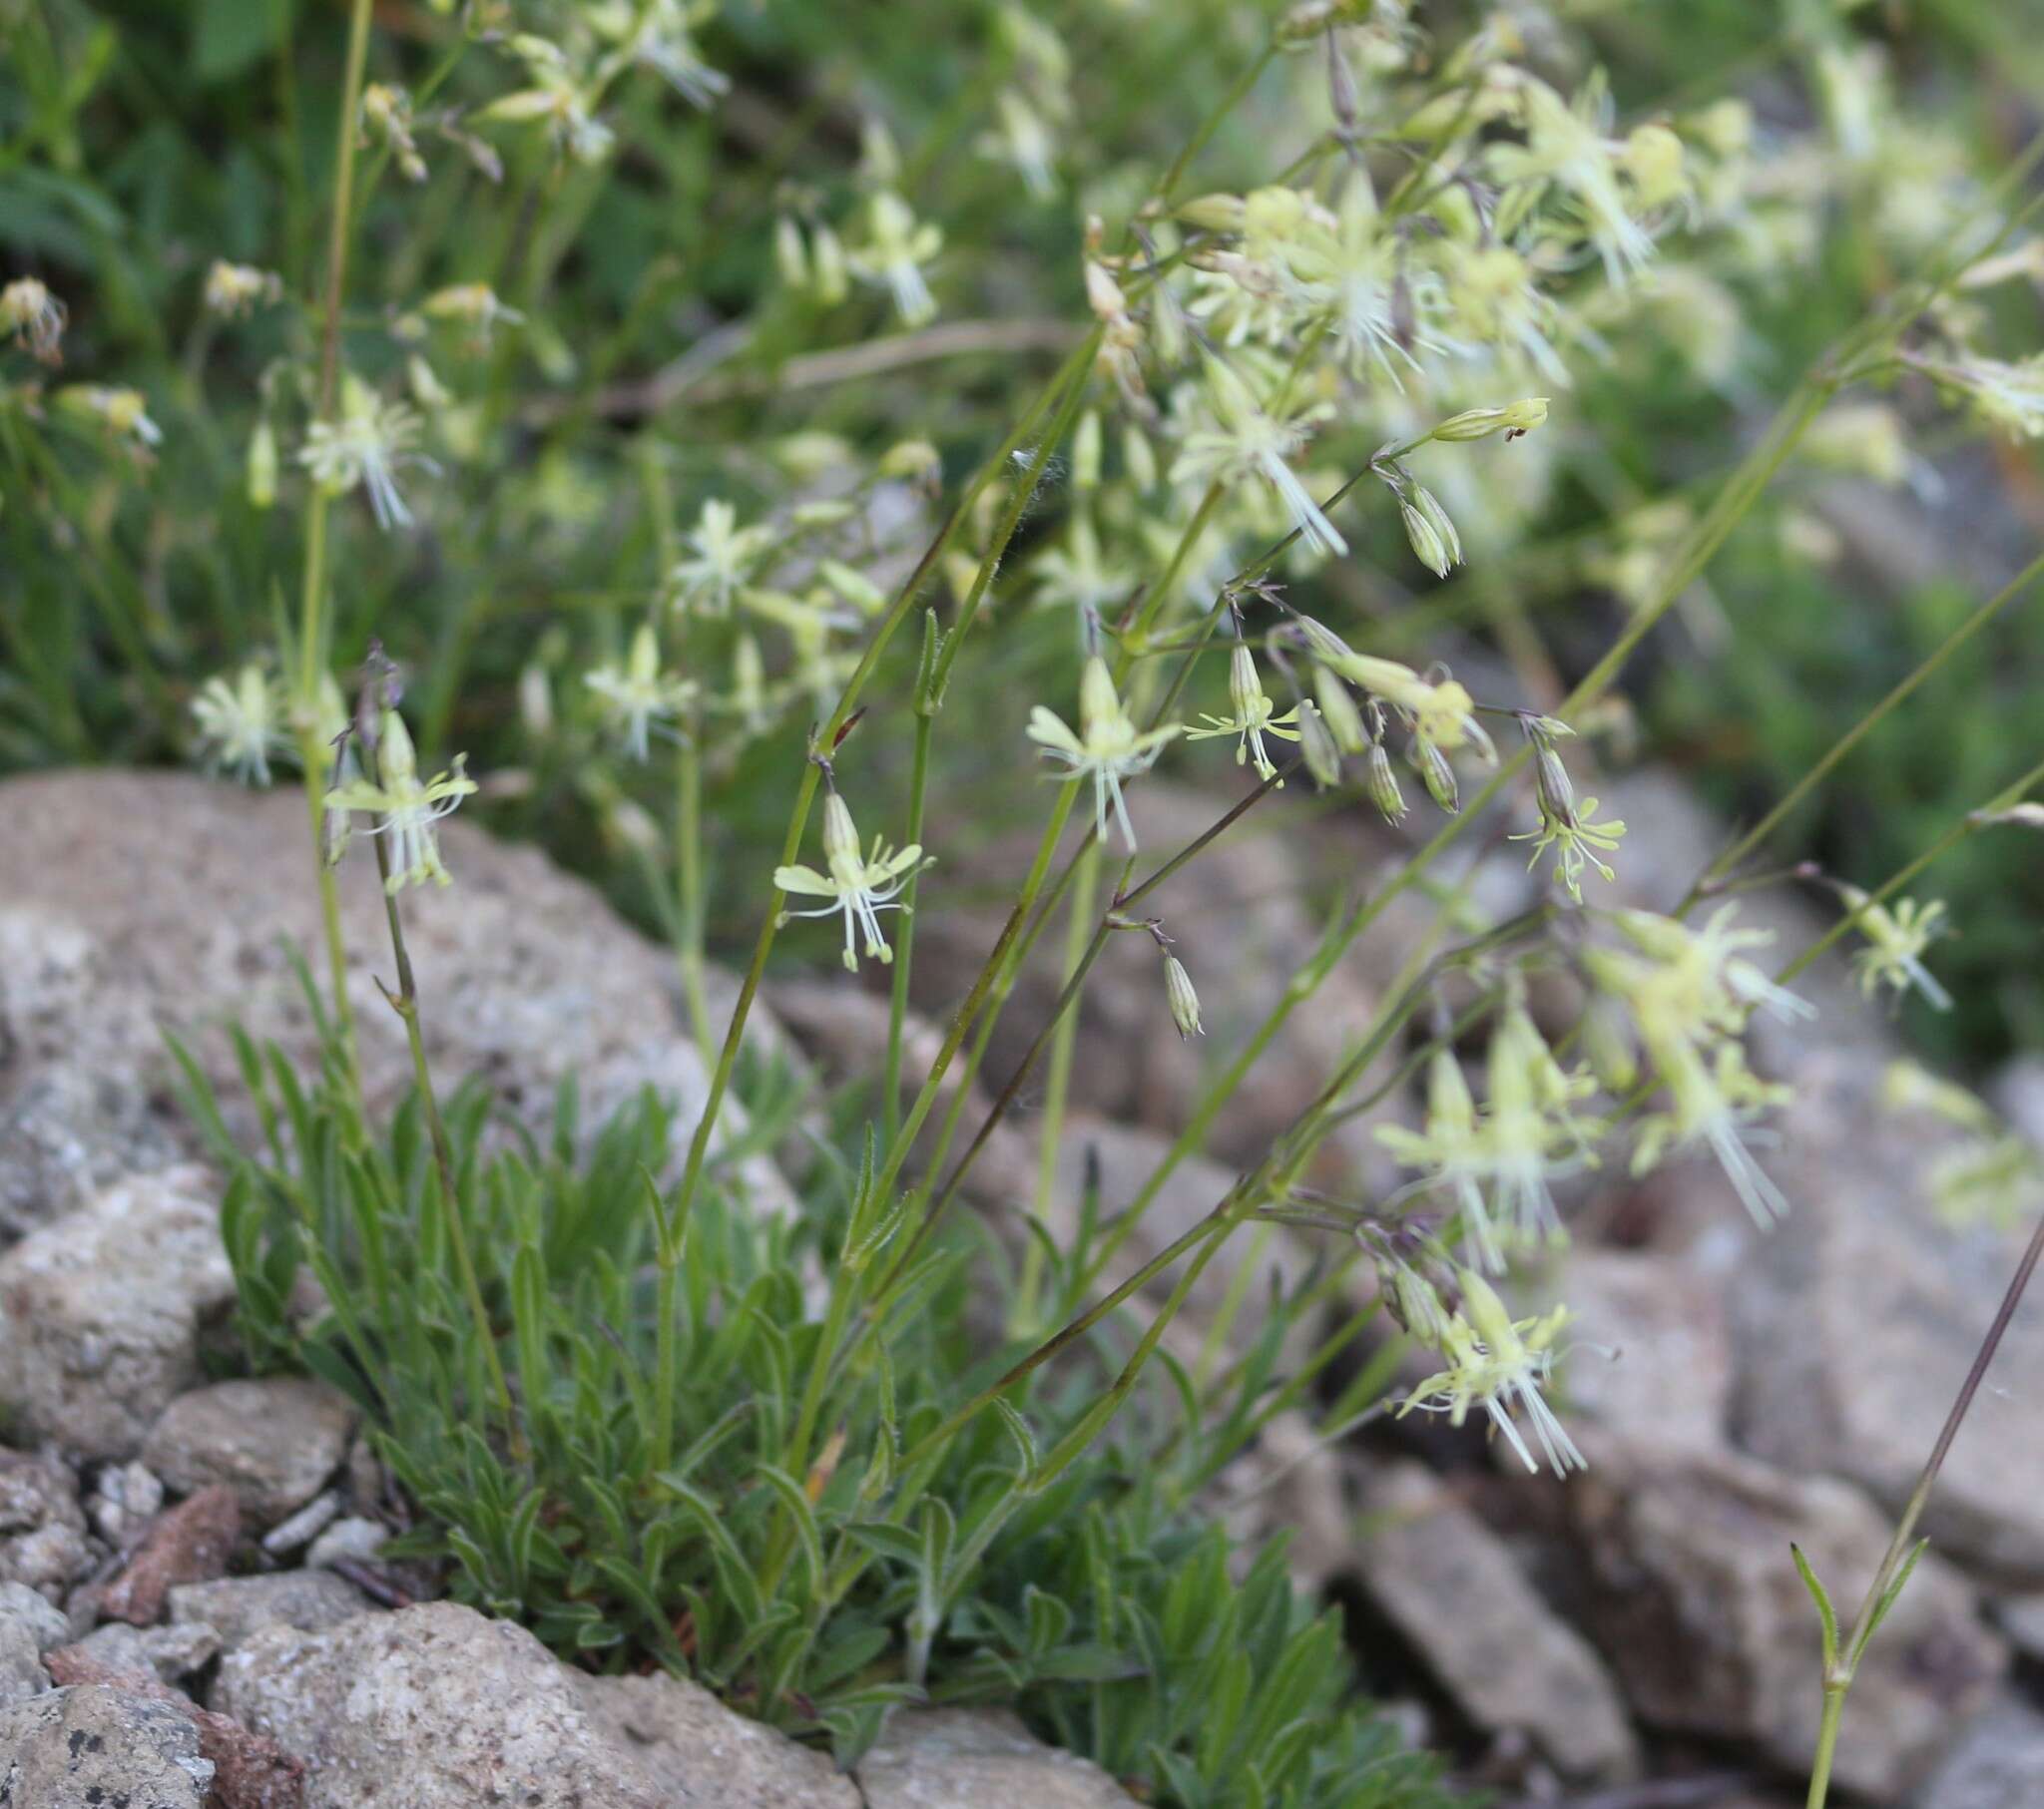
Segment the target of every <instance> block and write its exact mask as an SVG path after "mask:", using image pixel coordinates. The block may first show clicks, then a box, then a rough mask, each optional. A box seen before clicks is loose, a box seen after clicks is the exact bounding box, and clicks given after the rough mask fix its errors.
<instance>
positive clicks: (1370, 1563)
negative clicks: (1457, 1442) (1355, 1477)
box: [1355, 1462, 1640, 1778]
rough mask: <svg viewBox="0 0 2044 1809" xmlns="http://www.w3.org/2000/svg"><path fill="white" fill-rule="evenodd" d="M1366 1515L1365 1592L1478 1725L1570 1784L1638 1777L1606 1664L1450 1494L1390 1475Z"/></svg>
mask: <svg viewBox="0 0 2044 1809" xmlns="http://www.w3.org/2000/svg"><path fill="white" fill-rule="evenodd" d="M1572 1486H1573V1485H1572ZM1363 1508H1364V1514H1365V1516H1366V1518H1365V1520H1364V1522H1363V1524H1362V1527H1361V1529H1360V1532H1361V1537H1360V1538H1359V1539H1358V1541H1357V1544H1356V1549H1355V1556H1356V1560H1357V1564H1358V1567H1359V1569H1360V1571H1361V1574H1362V1580H1363V1585H1364V1587H1365V1588H1366V1589H1367V1590H1368V1591H1369V1594H1370V1596H1371V1598H1372V1599H1373V1600H1374V1601H1375V1602H1376V1604H1377V1606H1378V1608H1379V1609H1381V1610H1382V1612H1383V1613H1384V1615H1385V1616H1386V1618H1388V1619H1389V1620H1390V1621H1391V1623H1392V1624H1393V1625H1394V1626H1396V1627H1397V1629H1398V1630H1399V1632H1400V1633H1401V1634H1403V1635H1404V1637H1405V1639H1406V1641H1407V1643H1408V1644H1410V1645H1411V1646H1412V1647H1413V1648H1414V1650H1416V1651H1417V1652H1418V1653H1419V1655H1420V1657H1421V1658H1422V1660H1423V1661H1424V1663H1425V1665H1426V1668H1427V1669H1428V1671H1429V1672H1431V1673H1432V1675H1433V1677H1434V1678H1435V1680H1436V1681H1437V1682H1438V1683H1439V1684H1440V1685H1441V1687H1442V1688H1443V1689H1445V1690H1446V1691H1447V1692H1448V1694H1449V1695H1450V1696H1452V1697H1453V1698H1454V1700H1455V1702H1456V1704H1457V1706H1459V1707H1460V1708H1461V1709H1462V1711H1463V1712H1464V1713H1465V1714H1466V1715H1468V1717H1469V1718H1470V1719H1471V1720H1472V1721H1474V1722H1475V1723H1476V1724H1477V1725H1478V1726H1479V1727H1482V1728H1484V1729H1486V1730H1487V1731H1490V1732H1493V1733H1516V1734H1521V1735H1524V1736H1526V1737H1527V1738H1530V1739H1531V1740H1532V1741H1533V1743H1534V1744H1535V1745H1536V1746H1538V1747H1539V1748H1540V1750H1541V1752H1542V1753H1543V1754H1544V1755H1545V1756H1546V1757H1547V1758H1548V1759H1549V1760H1551V1761H1552V1762H1553V1763H1554V1764H1555V1765H1556V1766H1557V1767H1558V1768H1559V1769H1561V1770H1562V1771H1564V1772H1566V1773H1568V1774H1569V1775H1570V1776H1572V1777H1578V1778H1613V1777H1624V1776H1627V1775H1630V1774H1631V1773H1633V1772H1634V1771H1636V1770H1637V1769H1638V1768H1639V1764H1640V1750H1639V1745H1638V1742H1637V1741H1636V1740H1635V1739H1634V1738H1633V1733H1632V1729H1631V1727H1630V1725H1629V1724H1628V1723H1627V1720H1626V1714H1625V1708H1624V1704H1623V1703H1622V1701H1621V1700H1620V1697H1619V1693H1618V1689H1617V1686H1616V1685H1615V1684H1614V1683H1613V1682H1612V1680H1611V1674H1610V1672H1608V1671H1607V1670H1606V1669H1605V1668H1604V1664H1603V1662H1602V1660H1600V1659H1599V1658H1598V1656H1597V1654H1596V1652H1595V1651H1594V1650H1593V1649H1592V1648H1591V1647H1590V1646H1589V1644H1588V1643H1586V1642H1585V1641H1584V1639H1583V1638H1582V1637H1581V1636H1580V1635H1579V1634H1578V1633H1576V1632H1575V1631H1574V1629H1572V1628H1571V1627H1569V1626H1568V1625H1567V1624H1566V1623H1565V1622H1563V1621H1562V1620H1561V1619H1560V1618H1559V1616H1557V1615H1556V1614H1555V1612H1554V1611H1553V1609H1551V1608H1550V1607H1548V1605H1547V1604H1546V1602H1544V1601H1543V1600H1542V1599H1541V1598H1540V1596H1539V1595H1538V1594H1537V1593H1536V1592H1535V1591H1534V1589H1533V1586H1532V1584H1531V1583H1528V1582H1527V1581H1526V1578H1525V1576H1524V1574H1523V1573H1522V1572H1521V1571H1520V1569H1519V1567H1518V1565H1517V1564H1516V1563H1515V1562H1514V1561H1513V1558H1512V1556H1511V1554H1510V1553H1509V1552H1508V1551H1507V1550H1506V1549H1505V1547H1504V1545H1503V1543H1502V1542H1501V1541H1500V1540H1499V1539H1498V1538H1497V1536H1496V1535H1495V1534H1494V1533H1492V1532H1491V1531H1490V1530H1489V1529H1488V1528H1487V1527H1486V1526H1485V1525H1484V1524H1483V1523H1482V1522H1481V1521H1480V1520H1478V1519H1477V1518H1476V1516H1475V1515H1474V1514H1472V1513H1470V1511H1469V1510H1468V1509H1467V1508H1465V1507H1463V1506H1462V1505H1461V1504H1460V1503H1459V1502H1457V1501H1456V1499H1455V1497H1454V1495H1453V1493H1452V1491H1451V1490H1450V1489H1449V1487H1448V1485H1447V1484H1446V1483H1444V1482H1443V1481H1442V1480H1441V1479H1440V1478H1439V1477H1437V1476H1435V1475H1434V1474H1433V1473H1432V1472H1431V1471H1429V1470H1427V1469H1426V1468H1424V1467H1423V1466H1422V1465H1419V1464H1415V1463H1409V1462H1400V1463H1397V1464H1393V1465H1391V1466H1389V1467H1387V1468H1385V1469H1382V1470H1379V1471H1376V1472H1375V1473H1373V1474H1372V1475H1371V1477H1370V1478H1369V1481H1368V1484H1367V1486H1366V1488H1365V1491H1364V1496H1363Z"/></svg>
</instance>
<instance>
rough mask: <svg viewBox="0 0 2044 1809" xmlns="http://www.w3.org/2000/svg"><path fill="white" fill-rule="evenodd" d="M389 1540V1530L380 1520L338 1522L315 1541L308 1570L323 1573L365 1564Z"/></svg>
mask: <svg viewBox="0 0 2044 1809" xmlns="http://www.w3.org/2000/svg"><path fill="white" fill-rule="evenodd" d="M389 1537H390V1529H389V1528H388V1527H386V1526H385V1525H384V1524H383V1523H382V1522H381V1521H380V1520H359V1519H354V1518H350V1519H347V1520H337V1521H335V1522H334V1523H333V1525H332V1526H330V1527H328V1528H327V1529H326V1531H325V1532H323V1533H321V1534H320V1535H319V1537H318V1538H317V1539H315V1540H313V1542H312V1544H311V1548H310V1550H308V1551H307V1552H306V1554H305V1568H306V1569H307V1570H311V1571H324V1570H327V1569H329V1568H331V1567H332V1566H334V1565H338V1564H366V1563H368V1561H369V1560H370V1559H372V1558H374V1557H375V1556H376V1554H377V1553H378V1552H379V1551H380V1550H382V1546H383V1542H384V1541H385V1540H386V1539H388V1538H389Z"/></svg>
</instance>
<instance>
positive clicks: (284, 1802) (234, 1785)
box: [50, 1645, 305, 1809]
mask: <svg viewBox="0 0 2044 1809" xmlns="http://www.w3.org/2000/svg"><path fill="white" fill-rule="evenodd" d="M50 1672H51V1675H52V1676H54V1677H55V1678H56V1680H57V1681H58V1682H59V1683H63V1684H89V1685H104V1686H106V1687H107V1688H110V1689H117V1690H119V1691H121V1692H122V1693H123V1694H125V1695H128V1696H131V1697H142V1698H144V1699H146V1700H148V1701H151V1702H157V1703H161V1704H163V1705H164V1706H166V1707H168V1708H170V1709H172V1710H173V1711H174V1712H176V1713H177V1714H180V1715H182V1716H184V1718H185V1719H186V1720H188V1721H189V1722H191V1724H192V1726H193V1728H194V1729H195V1731H196V1732H197V1733H198V1735H199V1753H200V1756H201V1757H202V1758H204V1759H205V1760H206V1761H207V1762H208V1763H209V1764H211V1765H212V1766H213V1790H212V1794H211V1795H209V1796H208V1797H207V1799H206V1803H207V1809H299V1806H300V1804H301V1802H302V1800H303V1790H304V1776H305V1768H304V1766H303V1765H302V1764H301V1763H300V1762H299V1761H298V1760H296V1759H294V1758H292V1757H291V1755H290V1754H289V1753H287V1752H285V1751H284V1750H283V1748H282V1747H280V1746H278V1745H277V1744H276V1742H275V1741H274V1740H268V1739H264V1738H263V1737H262V1735H260V1734H256V1733H251V1732H250V1731H249V1730H248V1729H247V1728H246V1727H244V1726H243V1725H242V1724H241V1723H240V1722H239V1721H235V1720H232V1719H230V1718H229V1717H228V1716H226V1715H220V1714H215V1713H213V1712H212V1711H211V1710H209V1709H204V1708H201V1707H200V1706H199V1704H198V1703H196V1702H194V1701H193V1700H192V1699H191V1698H190V1697H188V1696H186V1695H184V1694H182V1693H181V1692H179V1691H178V1690H175V1689H172V1688H171V1687H170V1685H168V1684H167V1683H164V1682H161V1681H159V1680H158V1679H157V1678H155V1677H153V1676H151V1675H150V1674H149V1672H148V1671H147V1670H136V1669H131V1668H127V1667H124V1666H121V1665H118V1664H114V1663H111V1662H107V1661H105V1660H103V1659H101V1658H99V1657H96V1656H94V1655H93V1654H92V1653H90V1652H88V1651H87V1650H86V1648H85V1647H84V1646H83V1645H73V1646H67V1647H65V1648H64V1649H63V1650H61V1651H55V1652H52V1653H51V1654H50ZM87 1801H88V1802H93V1803H96V1804H97V1803H103V1802H106V1803H108V1809H112V1805H113V1804H118V1803H119V1802H120V1801H121V1798H120V1797H119V1796H118V1795H116V1796H115V1797H114V1798H112V1799H111V1800H110V1801H109V1799H101V1798H95V1797H90V1796H89V1797H88V1798H87Z"/></svg>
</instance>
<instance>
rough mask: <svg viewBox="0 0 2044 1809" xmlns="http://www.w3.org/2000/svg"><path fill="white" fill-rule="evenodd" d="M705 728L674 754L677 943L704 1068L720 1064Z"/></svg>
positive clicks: (694, 727) (687, 732)
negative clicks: (710, 980) (707, 854)
mask: <svg viewBox="0 0 2044 1809" xmlns="http://www.w3.org/2000/svg"><path fill="white" fill-rule="evenodd" d="M701 727H702V725H701V723H700V722H699V721H691V722H690V723H688V724H687V725H686V726H685V729H684V732H683V735H682V742H681V746H680V747H679V748H678V749H677V750H676V754H675V885H676V891H677V894H678V904H677V909H676V923H675V937H676V941H677V943H678V945H679V947H678V955H679V959H680V961H681V968H682V996H683V997H684V999H686V1000H687V1002H688V1007H689V1028H690V1029H691V1030H692V1031H693V1032H694V1033H695V1037H696V1047H697V1048H698V1049H699V1050H701V1051H702V1053H703V1066H704V1067H705V1068H708V1067H709V1066H710V1065H711V1063H713V1062H714V1061H715V1060H716V1059H717V1033H716V1032H715V1031H714V1030H712V1029H711V1026H710V993H709V988H708V986H707V984H706V981H705V972H706V970H705V967H704V958H703V939H704V920H705V914H706V913H705V905H704V882H703V744H702V736H701Z"/></svg>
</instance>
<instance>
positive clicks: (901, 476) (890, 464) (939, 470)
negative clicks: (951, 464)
mask: <svg viewBox="0 0 2044 1809" xmlns="http://www.w3.org/2000/svg"><path fill="white" fill-rule="evenodd" d="M877 469H878V470H879V473H880V475H881V476H882V477H885V478H893V479H895V480H896V481H898V482H910V483H918V484H920V483H928V484H935V483H937V482H939V481H940V480H941V479H942V477H943V475H944V461H943V460H942V459H941V458H940V457H939V456H938V454H937V449H936V448H935V447H934V446H932V445H931V444H930V443H929V441H927V440H897V441H896V442H895V443H894V444H893V445H892V446H889V447H888V448H887V450H886V451H885V452H883V453H881V454H880V463H879V466H878V467H877Z"/></svg>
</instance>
